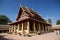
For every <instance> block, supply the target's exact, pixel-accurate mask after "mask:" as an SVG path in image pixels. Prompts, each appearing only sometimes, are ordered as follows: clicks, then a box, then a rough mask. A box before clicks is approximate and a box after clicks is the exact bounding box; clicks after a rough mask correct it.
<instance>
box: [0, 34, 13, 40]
mask: <svg viewBox="0 0 60 40" xmlns="http://www.w3.org/2000/svg"><path fill="white" fill-rule="evenodd" d="M4 36H6V35H0V40H13V39H7V38H4Z"/></svg>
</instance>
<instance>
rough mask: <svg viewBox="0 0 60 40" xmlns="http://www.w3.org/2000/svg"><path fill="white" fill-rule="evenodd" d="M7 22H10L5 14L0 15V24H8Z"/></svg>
mask: <svg viewBox="0 0 60 40" xmlns="http://www.w3.org/2000/svg"><path fill="white" fill-rule="evenodd" d="M9 22H11V20H10V19H9V18H8V17H7V16H5V15H0V24H1V25H6V24H8V23H9Z"/></svg>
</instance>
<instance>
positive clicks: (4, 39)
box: [0, 33, 60, 40]
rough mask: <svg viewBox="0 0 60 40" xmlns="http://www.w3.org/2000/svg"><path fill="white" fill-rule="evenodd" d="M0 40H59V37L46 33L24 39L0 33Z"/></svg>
mask: <svg viewBox="0 0 60 40" xmlns="http://www.w3.org/2000/svg"><path fill="white" fill-rule="evenodd" d="M0 40H60V35H56V34H55V33H46V34H43V35H36V36H32V37H24V36H19V35H14V34H7V33H1V34H0Z"/></svg>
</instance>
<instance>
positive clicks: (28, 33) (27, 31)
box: [27, 21, 30, 34]
mask: <svg viewBox="0 0 60 40" xmlns="http://www.w3.org/2000/svg"><path fill="white" fill-rule="evenodd" d="M29 26H30V25H29V21H27V33H28V34H29Z"/></svg>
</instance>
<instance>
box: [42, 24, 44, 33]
mask: <svg viewBox="0 0 60 40" xmlns="http://www.w3.org/2000/svg"><path fill="white" fill-rule="evenodd" d="M42 31H43V32H44V26H43V24H42Z"/></svg>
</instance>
